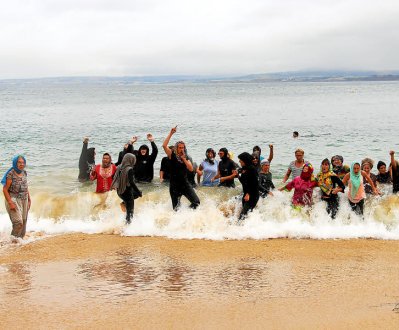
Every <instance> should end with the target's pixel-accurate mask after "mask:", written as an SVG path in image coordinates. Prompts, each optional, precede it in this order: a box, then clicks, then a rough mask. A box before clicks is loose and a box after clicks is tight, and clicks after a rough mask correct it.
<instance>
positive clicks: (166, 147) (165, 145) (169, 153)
mask: <svg viewBox="0 0 399 330" xmlns="http://www.w3.org/2000/svg"><path fill="white" fill-rule="evenodd" d="M176 129H177V126H175V127H173V128H172V129H171V130H170V132H169V134H168V136H167V137H166V138H165V140H164V141H163V143H162V148H163V150H164V151H165V153H166V155H167V156H168V158H169V159H170V157H171V156H172V150H170V148H169V141H170V139H171V137H172V135H173V134H175V133H176Z"/></svg>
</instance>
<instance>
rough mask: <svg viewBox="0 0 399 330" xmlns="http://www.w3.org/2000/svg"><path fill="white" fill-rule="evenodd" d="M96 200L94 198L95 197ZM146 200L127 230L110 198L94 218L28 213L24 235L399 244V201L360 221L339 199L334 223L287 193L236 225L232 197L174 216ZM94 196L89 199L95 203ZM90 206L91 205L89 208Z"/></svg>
mask: <svg viewBox="0 0 399 330" xmlns="http://www.w3.org/2000/svg"><path fill="white" fill-rule="evenodd" d="M93 195H94V194H93ZM155 195H156V193H153V196H150V198H147V199H143V200H139V201H138V202H137V203H136V207H135V214H134V219H133V221H132V223H131V224H130V225H125V220H124V214H123V213H122V212H121V210H120V208H119V206H118V202H119V201H118V199H117V198H116V199H115V197H114V196H112V197H110V198H111V201H108V202H107V203H106V204H108V208H105V209H103V210H101V211H99V212H97V213H96V216H95V217H93V215H89V214H90V213H89V212H82V213H85V214H86V216H85V217H82V218H80V219H79V218H78V217H76V215H75V213H76V212H74V213H73V216H63V217H59V218H56V219H55V218H50V217H43V216H37V215H35V214H34V213H32V214H31V215H30V217H29V221H28V226H27V231H28V233H29V235H30V236H29V240H32V239H37V238H41V237H43V235H44V236H46V235H56V234H65V233H86V234H96V233H110V234H117V235H125V236H163V237H168V238H173V239H210V240H223V239H238V240H241V239H269V238H293V239H303V238H310V239H352V238H374V239H390V240H397V239H399V226H398V224H399V221H398V219H399V202H398V201H399V197H398V196H387V197H383V198H378V199H375V200H372V201H369V202H367V203H366V206H365V216H364V219H362V218H360V217H359V216H357V215H355V214H354V213H353V212H352V211H351V210H350V208H349V205H348V203H347V199H346V198H345V197H344V196H343V197H342V198H341V207H340V210H339V213H338V215H337V218H336V219H335V220H332V219H331V218H330V217H329V216H328V214H327V212H326V210H325V204H324V203H323V202H321V201H319V200H317V198H315V204H314V206H313V207H312V209H308V210H307V209H304V210H302V211H296V210H293V209H292V208H291V206H290V194H288V193H281V192H276V193H275V195H274V196H273V197H269V198H267V199H264V200H263V199H261V200H260V201H259V203H258V206H257V208H256V209H255V210H254V211H253V212H252V213H250V214H249V216H248V218H247V219H245V220H244V221H243V222H242V223H237V215H238V213H239V211H240V205H241V201H240V200H239V199H236V198H230V199H228V200H226V201H223V202H216V200H215V199H211V198H210V197H206V196H201V200H202V202H201V206H200V207H199V208H198V209H197V210H192V209H190V208H188V203H187V202H186V201H185V200H184V197H183V199H182V207H181V209H180V210H179V211H177V212H175V211H173V210H172V209H171V203H170V200H169V199H168V198H165V196H162V198H155V197H159V196H155ZM151 197H152V198H151ZM95 198H97V197H93V199H95ZM89 204H90V203H89ZM10 231H11V224H10V221H9V219H8V215H6V214H4V213H2V214H1V215H0V241H3V242H6V241H8V240H9V232H10Z"/></svg>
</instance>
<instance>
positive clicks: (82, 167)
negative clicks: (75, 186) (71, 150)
mask: <svg viewBox="0 0 399 330" xmlns="http://www.w3.org/2000/svg"><path fill="white" fill-rule="evenodd" d="M87 147H88V143H83V146H82V152H81V153H80V157H79V176H78V179H79V181H80V182H85V181H88V180H90V172H91V169H92V168H93V166H95V161H94V148H87Z"/></svg>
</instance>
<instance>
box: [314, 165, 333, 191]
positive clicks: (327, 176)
mask: <svg viewBox="0 0 399 330" xmlns="http://www.w3.org/2000/svg"><path fill="white" fill-rule="evenodd" d="M323 163H328V166H329V169H328V171H327V173H323V169H322V168H321V167H320V173H319V174H318V175H317V181H318V183H319V187H320V189H321V191H323V192H324V193H325V194H326V195H330V194H331V191H332V189H333V182H332V179H331V177H332V176H337V175H336V174H335V173H334V172H333V171H332V169H331V163H330V161H329V160H328V159H327V158H326V159H323V161H322V162H321V164H322V165H323Z"/></svg>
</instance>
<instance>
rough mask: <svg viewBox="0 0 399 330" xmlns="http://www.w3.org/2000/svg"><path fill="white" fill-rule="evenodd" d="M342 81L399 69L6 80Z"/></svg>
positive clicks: (389, 76) (393, 77)
mask: <svg viewBox="0 0 399 330" xmlns="http://www.w3.org/2000/svg"><path fill="white" fill-rule="evenodd" d="M340 81H399V71H384V72H377V71H293V72H276V73H263V74H262V73H261V74H249V75H244V76H211V75H209V76H200V75H167V76H126V77H50V78H36V79H5V80H0V84H2V83H3V84H4V83H32V84H35V83H49V84H68V83H74V84H76V83H81V84H85V83H88V84H90V83H92V84H93V83H94V84H109V83H112V84H167V83H209V82H214V83H215V82H231V83H234V82H237V83H238V82H241V83H243V82H246V83H262V82H265V83H266V82H340Z"/></svg>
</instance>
